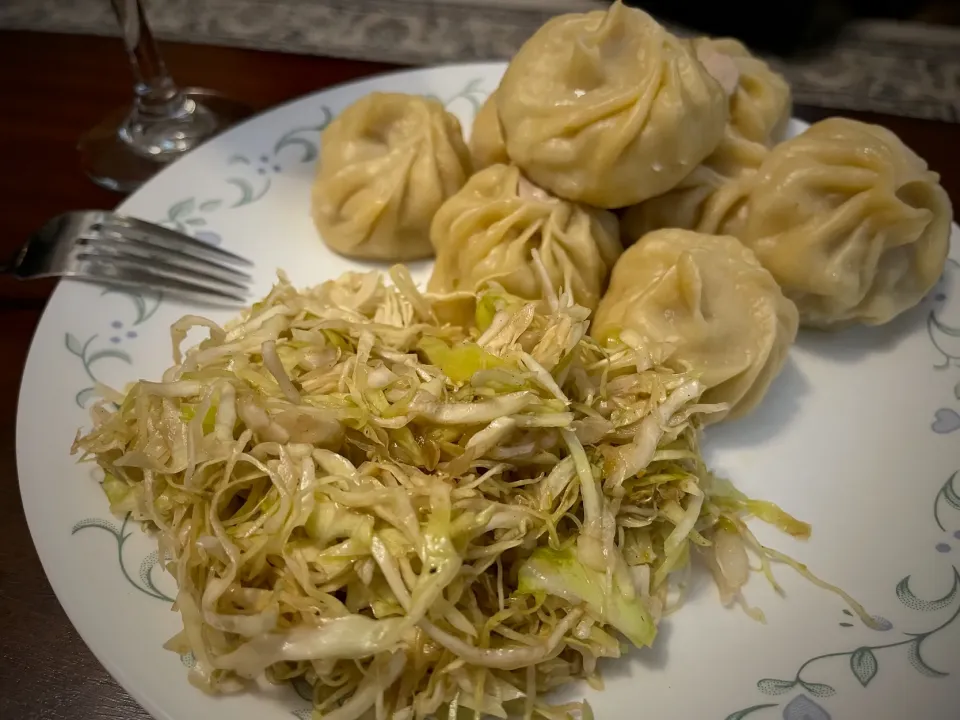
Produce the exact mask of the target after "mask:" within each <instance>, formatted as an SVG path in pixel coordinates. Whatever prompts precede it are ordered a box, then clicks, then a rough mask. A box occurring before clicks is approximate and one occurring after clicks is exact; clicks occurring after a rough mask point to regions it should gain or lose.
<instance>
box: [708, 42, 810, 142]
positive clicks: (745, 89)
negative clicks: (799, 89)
mask: <svg viewBox="0 0 960 720" xmlns="http://www.w3.org/2000/svg"><path fill="white" fill-rule="evenodd" d="M694 48H695V49H696V53H697V57H698V58H700V60H701V61H702V62H704V63H705V65H706V66H707V68H708V70H709V69H710V62H709V58H710V56H711V55H713V54H720V55H723V56H726V57H727V58H729V59H730V60H732V62H733V65H734V67H735V68H736V73H737V83H736V89H735V90H734V92H733V94H732V95H731V96H730V127H731V128H732V129H733V130H734V131H736V133H737V134H739V135H740V136H741V137H744V138H746V139H747V140H752V141H754V142H759V143H763V144H765V145H772V144H774V143H776V142H779V141H780V140H782V139H783V135H784V133H785V132H786V129H787V123H789V122H790V111H791V108H792V105H793V104H792V99H791V95H790V85H788V84H787V81H786V79H784V77H783V76H782V75H780V74H779V73H777V72H775V71H774V70H772V69H771V68H770V66H769V65H767V63H765V62H764V61H763V60H761V59H760V58H758V57H755V56H753V55H751V54H750V51H749V50H747V48H745V47H744V46H743V44H742V43H740V42H739V41H738V40H734V39H733V38H706V37H705V38H697V39H696V40H694Z"/></svg>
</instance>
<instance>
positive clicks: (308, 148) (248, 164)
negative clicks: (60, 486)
mask: <svg viewBox="0 0 960 720" xmlns="http://www.w3.org/2000/svg"><path fill="white" fill-rule="evenodd" d="M483 82H484V79H483V78H473V79H471V80H470V81H468V82H467V83H466V85H465V86H464V87H463V89H462V90H460V91H459V92H457V93H455V94H453V95H451V96H450V97H448V98H438V97H436V96H432V95H427V96H426V97H431V98H433V99H437V100H439V101H440V102H442V103H443V104H444V106H445V107H447V108H448V109H450V110H453V109H454V105H455V104H457V103H460V102H463V101H465V102H466V103H467V105H468V108H469V110H470V112H471V113H472V115H474V116H475V115H476V113H477V112H478V111H479V109H480V106H481V105H482V104H483V101H484V100H485V99H486V98H487V96H488V95H489V94H490V92H491V91H489V90H484V89H483ZM319 114H320V120H319V121H318V122H317V123H316V124H313V125H308V126H298V127H295V128H292V129H291V130H288V131H287V132H285V133H283V134H282V135H281V136H280V137H279V138H277V140H276V141H275V142H274V143H273V144H272V145H271V146H270V147H269V148H268V149H267V150H266V151H264V152H263V153H261V154H260V155H255V154H241V153H237V154H234V155H232V156H231V157H229V158H228V159H227V169H228V170H229V174H228V175H227V176H226V177H225V178H224V179H223V181H222V186H221V187H220V191H219V192H217V193H211V194H209V195H204V196H200V195H189V196H186V197H183V198H181V199H179V200H177V201H176V202H174V203H172V204H171V205H170V206H169V207H168V208H167V211H166V213H165V214H164V215H163V216H162V217H160V218H157V219H156V220H154V222H157V223H158V224H160V225H164V226H166V227H169V228H172V229H174V230H177V231H179V232H183V233H188V234H190V235H192V236H194V237H195V238H197V239H198V240H203V241H205V242H208V243H211V244H213V245H219V244H220V243H221V241H222V237H221V235H220V234H219V233H218V232H216V231H215V230H213V229H211V220H212V219H213V218H215V217H216V216H217V215H218V214H219V213H221V212H224V211H226V210H234V209H237V208H242V207H245V206H247V205H250V204H252V203H255V202H257V201H259V200H261V199H263V198H264V197H265V196H266V195H267V194H268V193H269V191H270V190H271V188H272V187H273V182H272V181H273V178H274V177H275V176H276V175H279V174H282V173H284V172H286V171H287V170H289V169H291V168H294V167H299V166H302V165H304V164H307V163H312V162H314V161H316V159H317V157H318V155H319V142H318V141H319V136H320V133H321V132H322V131H323V129H324V128H326V127H327V125H329V124H330V122H331V121H332V120H333V118H334V113H333V111H332V110H331V109H330V108H329V107H327V106H325V105H323V106H320V111H319ZM100 295H101V297H107V296H122V297H125V298H126V299H127V300H129V301H130V303H131V304H132V306H133V309H134V315H133V318H132V319H131V320H127V321H124V320H123V319H119V316H117V319H113V320H112V321H111V322H110V323H109V329H108V330H107V331H105V332H102V333H94V334H92V335H89V336H88V337H86V338H85V339H83V340H81V339H80V338H79V337H77V336H76V335H75V334H73V333H66V334H65V337H64V347H65V348H66V350H67V352H69V353H70V354H71V355H73V356H75V357H76V358H77V359H78V360H79V361H80V363H81V364H82V366H83V369H84V372H85V374H86V376H87V377H88V379H89V381H90V382H91V383H93V385H90V386H87V387H84V388H82V389H81V390H80V391H78V392H77V393H76V395H75V398H74V400H75V402H76V404H77V405H78V406H79V407H81V408H84V407H86V406H87V404H88V403H89V402H90V401H91V400H92V399H93V398H94V397H95V396H96V395H97V392H96V388H95V385H96V383H98V382H100V380H99V378H98V374H97V368H98V366H99V365H100V364H101V363H102V362H103V361H105V360H111V359H112V360H116V361H119V362H122V363H125V364H127V365H133V358H132V356H131V354H130V351H129V350H128V349H124V348H125V347H127V346H128V344H129V343H131V342H133V341H135V340H136V339H137V337H138V329H137V328H139V326H141V325H143V324H144V323H146V322H147V321H149V320H150V319H151V318H152V317H153V316H154V315H155V314H156V312H157V310H158V309H159V308H160V305H161V304H162V302H163V293H162V292H160V291H150V290H144V291H142V292H141V291H136V290H130V289H128V288H118V287H108V288H106V289H104V290H103V292H101V294H100ZM130 522H131V518H130V515H129V514H128V515H127V516H126V517H125V518H124V520H123V523H122V524H121V525H120V526H119V527H118V526H117V525H116V523H115V522H114V521H112V520H105V519H102V518H86V519H84V520H81V521H79V522H77V523H76V524H75V525H74V526H73V528H72V529H71V534H73V535H75V534H77V533H78V532H80V531H82V530H86V529H89V528H96V529H100V530H102V531H104V532H107V533H108V534H109V535H110V536H112V537H113V539H114V541H115V543H116V553H117V555H116V557H117V564H118V565H119V567H120V572H121V573H122V575H123V577H124V579H125V580H126V581H127V582H128V583H129V584H130V586H131V587H133V588H134V589H136V590H137V591H139V592H140V593H142V594H144V595H146V596H148V597H151V598H153V599H156V600H161V601H163V602H166V603H172V602H173V601H174V600H173V598H172V597H170V596H169V595H167V594H166V593H164V592H163V591H162V590H160V589H159V588H158V587H157V585H156V584H155V582H154V575H153V573H154V570H155V569H156V568H157V567H158V566H160V567H161V568H162V563H161V562H160V560H159V557H158V554H157V552H156V551H153V552H151V553H149V554H147V555H146V556H145V557H144V558H142V559H141V560H140V562H139V567H138V568H137V569H136V570H133V569H132V565H131V563H133V565H136V561H135V560H133V559H131V558H130V557H129V553H127V552H126V542H127V540H128V539H129V538H130V536H131V534H132V532H133V531H132V530H128V525H129V524H130ZM180 661H181V662H182V663H183V665H184V666H185V667H187V668H192V667H193V666H194V664H195V662H196V660H195V658H194V657H193V653H189V652H188V653H185V654H183V655H181V656H180ZM293 687H294V689H295V690H296V692H297V695H298V697H299V699H300V700H303V701H307V702H308V703H309V704H308V705H305V706H301V707H298V708H296V709H292V710H291V711H290V714H292V715H293V716H295V717H296V718H298V719H299V720H309V718H310V717H311V716H312V712H313V710H312V704H313V703H312V691H311V690H310V687H309V685H307V684H306V683H297V682H294V683H293Z"/></svg>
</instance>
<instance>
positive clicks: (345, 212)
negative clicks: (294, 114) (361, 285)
mask: <svg viewBox="0 0 960 720" xmlns="http://www.w3.org/2000/svg"><path fill="white" fill-rule="evenodd" d="M469 175H470V153H469V151H468V150H467V146H466V144H465V143H464V141H463V135H462V132H461V129H460V122H459V121H458V120H457V118H455V117H454V116H453V115H451V114H450V113H448V112H447V111H446V110H445V109H444V107H443V106H442V105H441V104H440V103H439V102H437V101H436V100H428V99H425V98H422V97H419V96H415V95H401V94H396V93H372V94H370V95H367V96H366V97H363V98H361V99H360V100H358V101H357V102H355V103H354V104H353V105H351V106H350V107H348V108H347V109H346V110H344V111H343V112H342V113H340V115H339V117H337V118H336V119H335V120H334V121H333V122H332V123H330V125H329V126H328V127H327V129H326V130H324V132H323V136H322V140H321V149H320V163H319V165H318V168H317V176H316V179H315V181H314V184H313V197H312V203H313V207H312V211H313V220H314V223H315V224H316V226H317V230H319V231H320V236H321V237H322V238H323V241H324V242H325V243H326V244H327V245H328V246H329V247H330V248H331V249H333V250H335V251H336V252H338V253H340V254H341V255H346V256H347V257H353V258H364V259H372V260H387V261H390V262H397V261H404V260H415V259H418V258H424V257H429V256H430V255H432V254H433V247H432V246H431V244H430V222H431V221H432V219H433V216H434V214H435V213H436V212H437V209H438V208H439V207H440V205H442V204H443V202H444V201H445V200H446V199H447V198H448V197H450V196H451V195H453V194H454V193H455V192H457V191H458V190H459V189H460V188H461V187H463V184H464V182H466V179H467V177H468V176H469Z"/></svg>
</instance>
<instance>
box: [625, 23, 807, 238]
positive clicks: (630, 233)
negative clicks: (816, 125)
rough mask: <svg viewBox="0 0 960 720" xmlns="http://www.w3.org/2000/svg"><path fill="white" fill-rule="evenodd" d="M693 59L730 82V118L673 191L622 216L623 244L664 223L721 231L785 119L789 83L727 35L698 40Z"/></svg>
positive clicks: (725, 230) (724, 230)
mask: <svg viewBox="0 0 960 720" xmlns="http://www.w3.org/2000/svg"><path fill="white" fill-rule="evenodd" d="M694 48H695V49H696V52H697V57H698V58H699V59H700V60H701V61H702V62H703V64H704V67H706V68H707V71H708V72H710V73H712V74H715V75H716V77H717V79H718V82H720V83H721V84H724V83H728V82H729V83H730V84H731V88H730V90H731V92H730V119H729V120H728V122H727V126H726V128H725V129H724V133H723V139H722V140H721V141H720V144H719V145H718V146H717V149H716V150H714V151H713V153H711V154H710V156H709V157H708V158H707V159H706V160H704V161H703V164H701V165H700V166H699V167H697V169H696V170H694V171H693V172H692V173H691V174H690V175H688V176H687V177H685V178H684V179H683V180H681V181H680V183H679V184H678V185H677V186H676V187H675V188H673V189H672V190H670V191H668V192H666V193H664V194H663V195H658V196H657V197H655V198H651V199H649V200H647V201H645V202H642V203H640V204H638V205H634V206H633V207H631V208H630V209H629V210H627V212H626V213H624V215H623V217H622V218H621V231H622V232H623V240H624V242H625V243H631V242H633V241H634V240H636V239H637V238H639V237H643V235H645V234H646V233H648V232H650V231H652V230H657V229H659V228H664V227H677V228H684V229H687V230H696V231H697V232H703V233H710V234H726V233H728V232H729V231H730V229H731V228H732V227H733V225H732V224H731V221H732V220H735V219H736V217H737V213H738V212H740V211H741V209H742V207H743V204H744V202H745V200H746V195H747V192H748V190H749V188H750V179H749V175H750V174H751V173H753V172H754V171H755V170H756V169H757V168H758V167H759V166H760V163H762V162H763V160H764V159H765V158H766V156H767V154H768V152H769V146H770V145H771V144H773V143H774V142H776V141H778V140H780V138H781V137H782V136H783V133H784V132H785V131H786V127H787V123H788V122H789V121H790V109H791V99H790V86H789V85H787V82H786V80H784V79H783V77H781V76H780V75H778V74H777V73H776V72H774V71H773V70H771V69H770V67H769V66H768V65H767V64H766V63H765V62H763V60H760V59H759V58H756V57H754V56H752V55H751V54H750V53H749V51H748V50H747V49H746V48H745V47H744V46H743V45H741V44H740V43H739V42H738V41H736V40H733V39H731V38H719V39H713V38H699V39H697V40H695V41H694Z"/></svg>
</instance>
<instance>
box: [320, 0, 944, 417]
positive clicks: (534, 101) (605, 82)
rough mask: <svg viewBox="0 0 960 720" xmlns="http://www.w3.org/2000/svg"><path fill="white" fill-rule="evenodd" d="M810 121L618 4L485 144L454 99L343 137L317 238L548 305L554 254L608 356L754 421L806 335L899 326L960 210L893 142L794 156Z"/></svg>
mask: <svg viewBox="0 0 960 720" xmlns="http://www.w3.org/2000/svg"><path fill="white" fill-rule="evenodd" d="M790 113H791V94H790V87H789V85H788V84H787V83H786V81H785V80H784V78H783V77H781V76H780V75H778V74H777V73H776V72H774V71H773V70H772V69H771V68H770V67H769V66H768V65H767V64H766V63H765V62H763V61H762V60H760V59H759V58H757V57H754V56H753V55H751V53H750V52H749V51H748V50H747V49H746V48H745V47H744V46H743V45H741V44H740V43H739V42H737V41H736V40H731V39H714V38H699V39H695V40H685V39H680V38H678V37H675V36H674V35H672V34H671V33H670V32H668V31H667V30H666V29H665V28H664V27H663V26H661V25H660V24H658V23H657V22H656V21H655V20H654V19H653V18H651V17H650V16H649V15H647V14H646V13H644V12H642V11H641V10H638V9H634V8H629V7H626V6H624V5H623V4H621V3H620V2H616V3H615V4H613V5H612V6H611V7H610V9H609V10H606V11H594V12H588V13H578V14H569V15H563V16H559V17H556V18H554V19H552V20H550V21H549V22H547V23H546V24H545V25H544V26H543V27H541V28H540V29H539V30H538V31H537V32H536V33H535V34H534V35H533V36H532V37H531V38H530V39H529V40H528V41H527V42H526V43H525V44H524V45H523V47H522V48H520V50H519V52H518V53H517V54H516V56H515V57H514V58H513V60H512V61H511V62H510V64H509V67H508V68H507V70H506V73H505V74H504V76H503V79H502V81H501V83H500V86H499V87H498V88H497V89H496V91H495V92H494V93H493V94H491V95H490V97H489V99H488V100H487V101H486V103H485V104H484V105H483V107H482V109H481V110H480V112H479V113H478V115H477V117H476V120H475V123H474V127H473V132H472V134H471V136H470V139H469V144H467V143H465V142H464V138H463V133H462V130H461V127H460V124H459V122H458V121H457V119H456V118H455V117H454V116H453V115H451V114H450V113H448V112H447V111H446V110H445V109H444V107H443V106H442V105H441V104H440V103H439V102H437V101H435V100H431V99H427V98H423V97H419V96H411V95H400V94H392V93H374V94H372V95H369V96H367V97H365V98H363V99H361V100H359V101H358V102H357V103H355V104H354V105H352V106H351V107H349V108H347V109H346V110H345V111H344V112H343V113H342V114H341V115H340V116H339V117H338V118H337V119H336V120H334V121H333V122H332V123H331V124H330V125H329V127H328V128H327V129H326V130H325V131H324V133H323V138H322V150H321V157H320V163H319V166H318V171H317V176H316V181H315V183H314V188H313V207H312V211H313V218H314V221H315V224H316V226H317V229H318V230H319V232H320V235H321V237H322V238H323V241H324V242H326V243H327V245H328V246H329V247H330V248H331V249H333V250H334V251H336V252H338V253H340V254H342V255H345V256H347V257H351V258H361V259H373V260H382V261H390V262H402V261H407V260H414V259H419V258H424V257H428V256H435V257H436V265H435V268H434V271H433V275H432V277H431V278H430V281H429V284H428V291H429V292H432V293H438V294H439V293H457V292H461V291H465V292H469V293H472V292H475V291H476V290H477V289H478V288H479V287H480V286H481V285H484V284H486V283H490V282H496V283H499V284H500V285H502V286H503V287H504V288H505V289H506V290H507V291H509V292H511V293H513V294H516V295H519V296H521V297H524V298H528V299H530V300H538V299H539V298H540V297H541V286H540V282H541V280H540V278H539V276H538V272H537V269H536V268H535V267H534V263H533V252H532V251H533V250H534V249H536V250H537V251H538V253H539V256H540V258H541V260H542V262H543V265H544V267H545V268H546V270H547V274H548V276H549V279H550V281H551V282H552V283H553V284H554V285H555V286H556V287H558V288H559V287H561V286H562V287H565V288H568V289H569V290H570V291H571V292H572V293H573V295H574V298H575V299H576V301H577V302H578V303H579V304H581V305H583V306H585V307H588V308H589V309H590V310H591V311H593V312H594V321H593V325H592V330H591V332H592V334H593V336H594V337H595V338H596V339H597V340H598V341H599V342H604V341H605V339H607V338H609V337H611V335H614V334H615V335H617V336H619V337H621V338H630V339H631V341H632V342H639V343H643V344H645V345H646V346H649V347H650V348H654V347H656V348H658V350H659V351H661V354H662V355H663V356H666V357H667V358H668V362H669V363H672V364H675V365H676V366H678V367H681V368H683V369H690V370H693V371H694V372H697V373H698V374H699V375H700V377H701V380H702V381H703V382H704V384H705V385H706V386H707V387H708V388H709V390H708V392H707V393H706V395H705V399H706V401H708V402H715V403H725V404H726V405H727V406H728V407H729V410H728V412H727V413H726V416H727V417H737V416H741V415H743V414H745V413H746V412H748V411H749V410H751V409H752V408H753V407H755V406H756V405H757V404H758V403H759V402H760V400H761V399H762V397H763V395H764V394H765V392H766V390H767V388H768V387H769V385H770V383H771V382H772V380H773V379H774V378H775V377H776V375H777V374H778V373H779V371H780V369H781V368H782V367H783V364H784V362H785V359H786V357H787V352H788V350H789V348H790V346H791V345H792V344H793V342H794V340H795V338H796V335H797V331H798V328H799V327H800V326H805V327H811V328H818V329H824V330H839V329H842V328H844V327H848V326H850V325H854V324H858V323H859V324H866V325H879V324H882V323H886V322H889V321H890V320H892V319H893V318H894V317H896V316H897V315H899V314H900V313H902V312H904V311H905V310H907V309H909V308H911V307H913V306H914V305H916V304H917V303H918V302H919V301H920V300H921V299H922V297H923V296H924V295H925V294H926V293H927V292H928V291H929V290H930V289H931V288H932V287H933V285H934V283H935V282H936V281H937V279H938V278H939V276H940V274H941V272H942V270H943V266H944V263H945V260H946V256H947V251H948V246H949V236H950V226H951V221H952V208H951V206H950V202H949V199H948V197H947V194H946V192H945V191H944V190H943V188H942V187H941V186H940V184H939V178H938V176H937V175H936V174H935V173H933V172H931V171H930V170H929V169H928V168H927V165H926V163H925V162H924V161H923V160H922V159H921V158H920V157H918V156H917V155H916V154H915V153H913V152H912V151H911V150H910V149H909V148H907V147H906V146H905V145H904V144H903V143H902V142H901V141H900V140H899V139H898V138H897V137H896V136H895V135H894V134H893V133H891V132H889V131H888V130H886V129H884V128H881V127H878V126H874V125H867V124H864V123H860V122H856V121H853V120H848V119H844V118H831V119H828V120H824V121H822V122H819V123H816V124H815V125H813V126H811V127H810V128H809V129H807V130H806V131H805V132H803V133H801V134H800V135H798V136H796V137H794V138H792V139H789V140H784V135H785V133H786V129H787V124H788V122H789V120H790ZM723 416H724V414H723V413H719V414H716V415H714V416H713V419H714V420H716V419H719V418H722V417H723Z"/></svg>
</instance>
